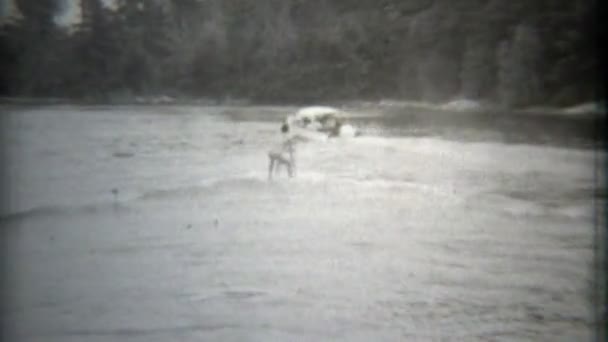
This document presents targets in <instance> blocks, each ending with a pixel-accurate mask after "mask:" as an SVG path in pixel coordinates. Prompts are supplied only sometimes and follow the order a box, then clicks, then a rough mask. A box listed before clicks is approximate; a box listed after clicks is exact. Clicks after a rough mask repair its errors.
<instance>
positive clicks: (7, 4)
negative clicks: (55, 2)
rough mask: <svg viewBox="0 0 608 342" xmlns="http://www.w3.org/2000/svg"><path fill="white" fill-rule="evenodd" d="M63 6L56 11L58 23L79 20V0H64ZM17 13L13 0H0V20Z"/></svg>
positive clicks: (109, 3)
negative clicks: (61, 10) (62, 8)
mask: <svg viewBox="0 0 608 342" xmlns="http://www.w3.org/2000/svg"><path fill="white" fill-rule="evenodd" d="M64 1H65V7H64V11H63V13H58V14H57V17H56V22H57V23H58V24H60V25H66V26H69V25H72V24H75V23H77V22H79V21H80V7H79V6H78V4H79V0H64ZM101 2H102V3H103V4H104V5H106V6H108V7H111V6H113V5H114V3H115V0H101ZM16 15H18V10H17V6H16V4H15V0H0V22H1V21H4V20H6V19H7V18H9V17H12V16H16Z"/></svg>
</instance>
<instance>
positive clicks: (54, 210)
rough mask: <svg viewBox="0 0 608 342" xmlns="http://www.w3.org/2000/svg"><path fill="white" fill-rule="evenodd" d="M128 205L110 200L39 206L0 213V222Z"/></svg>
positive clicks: (106, 209) (120, 207)
mask: <svg viewBox="0 0 608 342" xmlns="http://www.w3.org/2000/svg"><path fill="white" fill-rule="evenodd" d="M125 210H128V206H127V205H125V204H124V203H121V202H115V201H108V202H97V203H88V204H81V205H67V204H66V205H47V206H39V207H34V208H30V209H25V210H20V211H14V212H9V213H4V214H2V215H0V222H2V223H7V222H11V221H18V220H24V219H27V218H35V217H48V216H61V215H67V216H69V215H76V214H83V213H84V214H92V213H99V212H106V211H107V212H109V211H113V212H116V211H125Z"/></svg>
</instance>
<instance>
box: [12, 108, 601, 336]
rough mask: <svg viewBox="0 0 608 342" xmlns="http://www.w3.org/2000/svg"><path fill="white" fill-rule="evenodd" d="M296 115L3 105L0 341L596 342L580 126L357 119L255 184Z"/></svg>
mask: <svg viewBox="0 0 608 342" xmlns="http://www.w3.org/2000/svg"><path fill="white" fill-rule="evenodd" d="M294 110H295V108H291V107H187V106H164V107H151V106H150V107H145V106H136V107H112V106H107V107H101V106H98V107H80V106H53V107H39V108H24V107H23V108H18V107H10V108H9V107H6V108H4V109H3V110H2V111H3V113H2V128H3V134H2V139H3V146H4V150H3V153H4V155H3V161H5V163H6V165H5V170H4V172H5V175H4V177H3V178H4V179H5V184H3V187H4V188H5V194H4V199H3V201H2V214H3V219H2V232H3V240H4V242H5V248H4V250H5V253H6V254H5V256H4V258H3V260H4V263H5V269H6V272H5V274H6V277H5V286H4V289H5V291H4V298H3V299H4V300H3V303H4V306H5V307H4V310H3V313H4V315H3V316H4V317H3V321H4V329H3V330H4V337H5V338H6V339H7V340H10V341H107V340H120V341H173V340H179V341H201V340H205V341H285V340H289V341H294V340H302V341H310V340H319V341H396V340H408V341H415V340H421V341H434V340H437V341H439V340H463V341H464V340H470V341H473V340H484V341H490V340H492V341H493V340H501V341H507V340H508V341H521V340H534V341H553V340H555V341H574V340H577V341H578V340H589V339H590V338H591V337H592V336H593V334H592V333H593V314H594V311H593V305H592V303H593V293H594V291H593V287H592V284H593V281H594V277H595V273H596V272H594V269H593V266H594V251H593V249H594V246H595V245H596V241H595V240H594V236H595V234H596V233H597V232H596V230H597V227H598V221H597V220H601V219H602V218H603V213H600V212H599V211H598V210H599V209H602V208H603V206H604V205H603V203H604V202H603V194H604V191H602V190H601V189H600V184H599V183H598V180H597V170H598V165H603V164H602V163H603V162H604V155H603V154H601V155H600V154H599V152H597V149H594V148H593V147H594V146H597V144H596V142H597V141H596V139H595V138H594V136H593V133H594V132H595V127H596V124H595V123H594V122H592V121H589V120H587V121H585V120H583V119H564V118H554V117H553V118H549V117H516V116H508V115H505V114H495V115H488V114H464V113H433V112H428V111H421V110H404V109H400V110H396V109H391V110H387V109H370V108H355V109H354V112H355V113H356V115H354V117H353V118H352V119H351V121H352V123H353V124H354V125H355V126H357V127H358V128H359V129H360V130H361V131H362V132H363V135H362V136H361V137H358V138H355V139H330V140H328V141H327V142H309V143H305V144H302V145H300V146H299V147H298V170H297V176H296V177H295V178H293V179H287V178H286V177H285V175H283V176H279V177H276V178H275V180H274V181H272V182H269V181H267V173H266V172H267V162H268V161H267V156H266V152H267V150H268V149H269V148H270V147H271V144H272V143H273V142H274V141H276V138H277V135H278V128H279V124H278V122H279V121H280V120H281V119H282V118H283V117H284V116H285V115H287V114H289V113H292V112H293V111H294ZM602 222H603V221H600V225H601V224H603V223H602Z"/></svg>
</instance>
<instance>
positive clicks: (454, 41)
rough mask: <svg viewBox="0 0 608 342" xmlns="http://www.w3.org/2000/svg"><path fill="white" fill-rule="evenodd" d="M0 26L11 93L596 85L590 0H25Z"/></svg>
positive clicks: (582, 90)
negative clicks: (62, 17) (111, 1)
mask: <svg viewBox="0 0 608 342" xmlns="http://www.w3.org/2000/svg"><path fill="white" fill-rule="evenodd" d="M16 3H17V6H18V8H19V10H20V12H21V14H22V17H23V18H22V19H21V20H20V21H18V22H14V23H12V24H10V25H5V26H4V27H3V28H2V31H0V43H1V49H2V50H1V51H2V56H1V62H2V68H3V74H2V79H1V81H2V84H0V91H1V92H2V93H3V94H9V95H35V96H74V97H84V96H94V97H106V96H108V95H113V94H126V95H129V94H131V95H135V94H160V93H166V94H171V95H176V96H179V95H192V96H213V97H223V96H236V97H239V96H247V97H252V98H257V99H268V100H286V101H304V100H319V99H329V98H335V99H345V98H358V97H365V98H380V97H399V98H405V99H412V100H427V101H446V100H449V99H451V98H454V97H459V96H462V97H467V98H474V99H480V100H491V101H495V102H500V103H503V104H505V105H508V106H527V105H534V104H540V103H552V104H559V105H569V104H574V103H576V102H580V101H586V100H590V99H592V97H593V95H594V90H595V89H594V87H595V86H596V77H595V74H596V71H597V70H596V68H597V64H598V63H597V58H596V55H595V47H596V42H595V41H594V39H593V38H594V30H595V28H596V27H595V24H594V23H595V20H593V19H594V18H595V17H594V6H595V3H593V2H591V1H590V0H574V1H566V0H542V1H533V2H525V1H504V0H461V1H458V2H452V1H448V0H434V1H431V0H408V1H395V0H360V1H354V0H318V1H314V2H311V1H304V0H259V1H256V2H252V1H249V0H205V1H201V0H170V1H160V0H117V1H116V6H114V7H113V8H112V9H110V8H107V7H105V6H104V4H103V2H102V1H101V0H79V1H78V4H79V6H80V10H81V13H82V20H81V22H80V23H78V24H77V25H76V26H75V27H73V28H68V29H66V28H61V27H58V26H57V25H56V24H55V20H54V19H55V16H56V15H57V14H58V12H59V11H61V9H62V8H61V5H62V4H63V3H64V2H62V1H60V0H18V1H17V2H16Z"/></svg>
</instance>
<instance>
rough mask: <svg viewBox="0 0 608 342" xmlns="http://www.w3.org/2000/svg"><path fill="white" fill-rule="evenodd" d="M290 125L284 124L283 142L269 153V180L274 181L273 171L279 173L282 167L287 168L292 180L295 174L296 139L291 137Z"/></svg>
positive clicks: (282, 128) (282, 131)
mask: <svg viewBox="0 0 608 342" xmlns="http://www.w3.org/2000/svg"><path fill="white" fill-rule="evenodd" d="M289 130H290V128H289V124H288V123H287V122H283V125H281V134H282V142H281V144H280V145H279V146H277V147H276V148H274V149H272V150H270V152H268V158H269V164H268V179H269V180H272V173H273V171H275V169H276V171H278V170H279V167H280V166H281V165H285V166H287V174H288V176H289V178H292V177H293V176H294V173H295V166H296V159H295V139H294V138H292V137H291V136H290V132H289Z"/></svg>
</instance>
